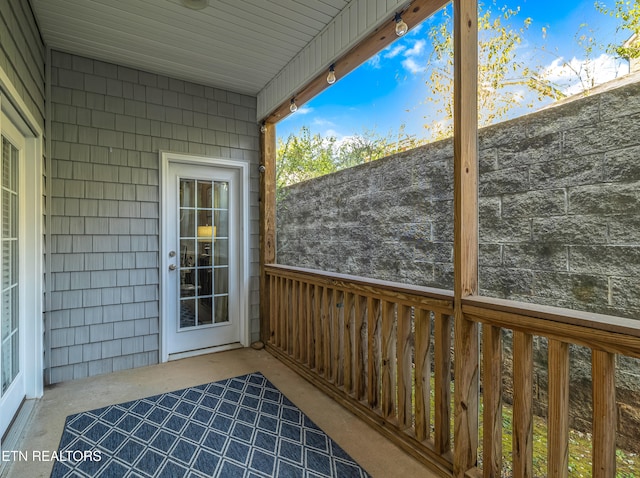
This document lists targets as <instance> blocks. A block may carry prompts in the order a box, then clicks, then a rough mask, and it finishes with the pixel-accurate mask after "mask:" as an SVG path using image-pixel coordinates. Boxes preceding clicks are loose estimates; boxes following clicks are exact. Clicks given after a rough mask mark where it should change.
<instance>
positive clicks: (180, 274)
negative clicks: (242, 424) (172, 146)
mask: <svg viewBox="0 0 640 478" xmlns="http://www.w3.org/2000/svg"><path fill="white" fill-rule="evenodd" d="M166 171H167V176H166V178H164V184H165V188H166V194H165V195H164V200H165V201H166V204H165V211H164V215H163V217H164V220H165V222H166V223H165V225H164V228H163V229H164V231H166V232H165V234H166V237H165V238H164V241H163V243H164V247H163V249H164V250H163V253H164V254H166V257H165V260H164V261H163V264H164V265H166V269H165V271H164V272H163V273H164V274H166V276H165V281H164V293H163V300H165V301H166V303H165V304H163V308H164V318H163V320H164V321H165V324H164V332H165V333H166V340H165V345H166V353H165V355H167V354H168V355H169V356H171V355H172V354H173V355H175V354H184V353H187V352H193V351H203V350H208V349H211V348H214V347H220V346H224V345H229V344H235V343H239V342H240V329H241V327H240V325H241V306H240V300H241V292H240V291H241V284H240V282H241V273H240V272H241V249H242V244H243V240H242V234H241V223H242V221H241V217H240V215H241V211H242V208H241V206H240V204H241V174H240V171H239V170H238V169H232V168H224V167H212V166H211V165H200V164H185V163H181V162H171V161H170V162H169V164H168V168H167V169H166Z"/></svg>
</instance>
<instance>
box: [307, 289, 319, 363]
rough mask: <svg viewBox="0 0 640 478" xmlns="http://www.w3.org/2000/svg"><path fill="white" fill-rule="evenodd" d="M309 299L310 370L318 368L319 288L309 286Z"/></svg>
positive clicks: (308, 346)
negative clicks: (317, 306) (317, 307)
mask: <svg viewBox="0 0 640 478" xmlns="http://www.w3.org/2000/svg"><path fill="white" fill-rule="evenodd" d="M307 297H308V298H309V302H308V304H307V359H308V362H309V368H310V369H312V370H313V369H314V368H316V337H317V334H318V332H317V327H318V325H317V324H318V313H317V309H316V303H317V300H318V287H317V286H315V285H313V284H309V285H308V288H307Z"/></svg>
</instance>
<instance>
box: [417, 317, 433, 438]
mask: <svg viewBox="0 0 640 478" xmlns="http://www.w3.org/2000/svg"><path fill="white" fill-rule="evenodd" d="M414 327H415V358H414V360H415V367H416V368H415V384H416V392H415V394H416V404H415V420H416V423H415V430H416V439H417V440H418V441H423V440H426V439H427V438H429V436H431V412H430V408H431V406H430V401H431V354H430V353H429V349H430V347H431V314H430V313H429V311H426V310H424V309H416V311H415V325H414Z"/></svg>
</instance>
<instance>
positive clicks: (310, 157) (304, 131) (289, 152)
mask: <svg viewBox="0 0 640 478" xmlns="http://www.w3.org/2000/svg"><path fill="white" fill-rule="evenodd" d="M335 143H336V139H335V138H334V137H329V138H323V137H321V136H320V135H319V134H312V133H311V130H310V129H309V127H308V126H303V127H302V128H301V129H300V133H299V134H298V135H294V134H291V135H289V137H288V138H287V140H286V141H282V140H281V139H278V145H277V153H276V154H277V156H276V157H277V161H276V188H277V189H281V188H282V187H284V186H288V185H290V184H295V183H299V182H302V181H307V180H309V179H313V178H315V177H318V176H322V175H325V174H329V173H333V172H335V171H337V166H336V163H335V162H334V159H333V155H334V152H333V151H334V145H335Z"/></svg>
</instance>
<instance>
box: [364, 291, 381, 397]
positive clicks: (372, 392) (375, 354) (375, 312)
mask: <svg viewBox="0 0 640 478" xmlns="http://www.w3.org/2000/svg"><path fill="white" fill-rule="evenodd" d="M367 321H368V325H367V327H368V340H367V342H368V343H367V350H368V352H369V353H368V355H369V357H368V374H367V399H368V402H369V406H370V407H371V408H372V409H377V408H378V407H379V406H380V360H381V353H380V352H381V351H380V300H379V299H374V298H373V297H369V298H368V301H367Z"/></svg>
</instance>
